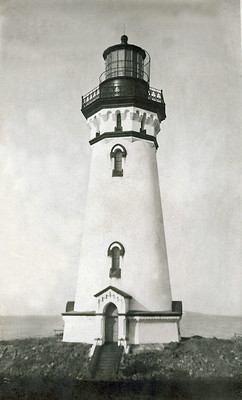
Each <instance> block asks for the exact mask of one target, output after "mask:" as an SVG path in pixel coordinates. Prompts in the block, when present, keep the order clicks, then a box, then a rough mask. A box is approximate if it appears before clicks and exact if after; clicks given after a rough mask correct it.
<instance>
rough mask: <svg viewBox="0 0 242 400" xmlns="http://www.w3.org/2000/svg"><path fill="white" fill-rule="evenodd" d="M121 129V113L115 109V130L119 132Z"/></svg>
mask: <svg viewBox="0 0 242 400" xmlns="http://www.w3.org/2000/svg"><path fill="white" fill-rule="evenodd" d="M122 130H123V128H122V120H121V114H120V111H117V113H116V126H115V132H120V131H122Z"/></svg>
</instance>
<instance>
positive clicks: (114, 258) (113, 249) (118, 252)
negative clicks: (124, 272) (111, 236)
mask: <svg viewBox="0 0 242 400" xmlns="http://www.w3.org/2000/svg"><path fill="white" fill-rule="evenodd" d="M123 255H124V246H123V245H122V244H121V243H119V242H113V243H112V244H110V246H109V248H108V256H109V257H111V268H110V270H109V277H110V278H121V268H120V260H121V256H123Z"/></svg>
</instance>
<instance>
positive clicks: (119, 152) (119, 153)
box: [110, 144, 127, 176]
mask: <svg viewBox="0 0 242 400" xmlns="http://www.w3.org/2000/svg"><path fill="white" fill-rule="evenodd" d="M126 155H127V151H126V149H125V148H124V147H123V146H122V145H121V144H116V145H115V146H113V148H112V150H111V153H110V157H111V158H113V159H114V168H113V176H123V165H122V164H123V157H126Z"/></svg>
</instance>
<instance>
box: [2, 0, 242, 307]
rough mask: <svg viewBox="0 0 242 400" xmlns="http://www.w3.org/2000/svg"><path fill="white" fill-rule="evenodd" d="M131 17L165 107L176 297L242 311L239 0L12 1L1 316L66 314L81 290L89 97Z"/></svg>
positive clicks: (133, 36) (6, 24) (163, 170)
mask: <svg viewBox="0 0 242 400" xmlns="http://www.w3.org/2000/svg"><path fill="white" fill-rule="evenodd" d="M124 25H125V33H126V34H127V35H128V37H129V43H133V44H136V45H138V46H140V47H142V48H144V49H145V50H147V51H148V52H149V54H150V56H151V86H152V87H155V88H158V89H163V94H164V98H165V102H166V110H167V119H166V120H165V121H163V122H162V127H161V132H160V133H159V135H158V143H159V149H158V153H157V162H158V169H159V177H160V189H161V199H162V206H163V214H164V225H165V234H166V243H167V251H168V261H169V269H170V277H171V286H172V295H173V299H174V300H182V301H183V307H184V309H185V310H186V311H194V312H202V313H210V314H221V315H239V314H240V313H241V304H242V301H241V300H242V299H241V295H240V293H241V272H240V271H241V259H242V255H241V248H242V246H241V237H242V235H241V234H242V232H241V226H242V224H241V221H240V220H241V183H240V180H241V179H240V177H241V154H240V153H241V151H240V148H241V147H240V146H241V143H240V142H241V138H240V136H241V135H239V126H240V124H241V116H240V114H241V109H240V106H241V97H240V11H239V1H237V0H160V1H158V0H128V1H127V0H123V1H122V2H120V1H116V0H108V1H104V0H89V1H88V0H48V1H47V0H21V1H18V0H1V2H0V79H1V87H0V268H1V279H0V315H25V314H32V315H33V314H49V315H50V314H60V313H61V312H63V311H64V309H65V304H66V302H67V301H68V300H73V299H74V297H75V285H76V280H77V272H78V261H79V256H80V245H81V238H82V226H83V216H84V210H85V202H86V195H87V185H88V175H89V167H90V159H91V148H90V145H89V143H88V140H89V131H88V128H87V126H86V121H85V118H84V116H83V115H82V114H81V112H80V98H81V95H84V94H86V93H87V92H88V91H89V90H91V89H93V88H94V87H95V86H97V85H98V78H99V75H100V74H101V73H102V72H103V70H104V62H103V59H102V53H103V51H104V50H105V49H106V48H107V47H109V46H110V45H113V44H116V43H119V42H120V36H121V35H122V34H123V33H124Z"/></svg>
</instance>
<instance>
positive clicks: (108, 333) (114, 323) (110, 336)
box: [105, 303, 118, 343]
mask: <svg viewBox="0 0 242 400" xmlns="http://www.w3.org/2000/svg"><path fill="white" fill-rule="evenodd" d="M117 341H118V309H117V307H116V306H115V305H114V304H113V303H110V304H108V306H107V308H106V311H105V343H113V342H114V343H116V342H117Z"/></svg>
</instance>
